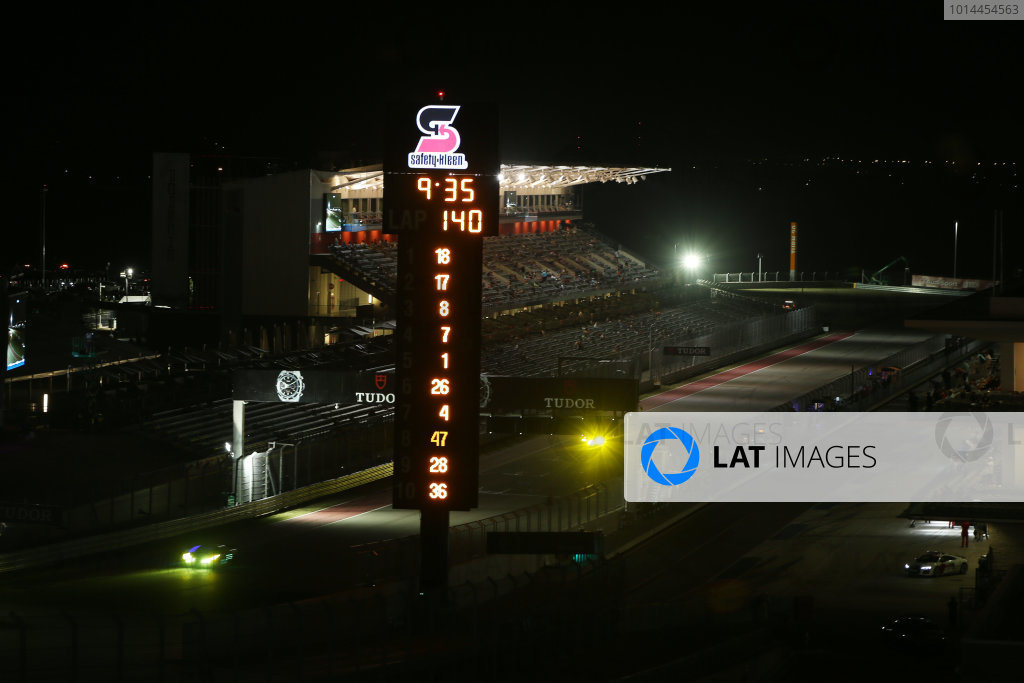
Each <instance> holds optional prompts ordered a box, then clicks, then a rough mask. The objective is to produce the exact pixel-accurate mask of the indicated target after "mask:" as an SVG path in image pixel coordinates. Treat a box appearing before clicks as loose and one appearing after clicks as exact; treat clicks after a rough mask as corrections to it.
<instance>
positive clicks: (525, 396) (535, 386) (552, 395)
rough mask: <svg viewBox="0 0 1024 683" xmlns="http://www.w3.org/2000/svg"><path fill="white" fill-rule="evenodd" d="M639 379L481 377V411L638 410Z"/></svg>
mask: <svg viewBox="0 0 1024 683" xmlns="http://www.w3.org/2000/svg"><path fill="white" fill-rule="evenodd" d="M637 391H638V388H637V381H636V380H635V379H630V378H611V379H595V378H581V377H503V376H488V375H484V376H481V378H480V409H481V410H485V411H486V410H496V411H507V410H514V411H519V410H607V411H614V412H625V411H627V410H636V406H637V400H638V399H637Z"/></svg>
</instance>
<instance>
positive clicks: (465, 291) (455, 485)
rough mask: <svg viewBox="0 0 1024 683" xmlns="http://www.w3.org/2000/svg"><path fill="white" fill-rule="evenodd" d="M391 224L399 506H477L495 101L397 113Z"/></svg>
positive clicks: (387, 200) (389, 171)
mask: <svg viewBox="0 0 1024 683" xmlns="http://www.w3.org/2000/svg"><path fill="white" fill-rule="evenodd" d="M391 115H392V119H391V122H390V128H389V131H390V142H389V150H388V154H387V157H386V159H385V164H384V172H385V176H384V221H385V226H384V229H385V231H386V232H391V233H396V234H397V235H398V292H397V294H398V297H397V307H398V309H397V311H396V323H397V327H396V330H395V333H396V353H397V355H396V358H395V374H396V385H395V394H396V401H395V474H394V497H393V506H394V507H395V508H399V509H419V510H425V509H437V510H468V509H470V508H473V507H476V505H477V490H478V488H479V412H480V407H479V406H480V315H481V305H480V301H481V287H480V281H481V269H482V260H483V237H484V236H485V235H496V234H497V233H498V204H499V194H498V171H499V162H498V154H497V115H496V110H495V108H494V107H493V106H491V105H474V104H470V103H466V104H447V103H437V104H420V105H411V106H407V107H405V106H396V107H394V108H393V111H392V113H391Z"/></svg>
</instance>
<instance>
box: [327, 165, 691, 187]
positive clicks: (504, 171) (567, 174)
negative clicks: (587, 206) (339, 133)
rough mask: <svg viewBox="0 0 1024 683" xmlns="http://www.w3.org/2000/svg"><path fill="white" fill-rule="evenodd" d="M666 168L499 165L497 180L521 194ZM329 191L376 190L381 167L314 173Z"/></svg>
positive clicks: (634, 178) (630, 178) (631, 179)
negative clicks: (531, 189) (328, 186)
mask: <svg viewBox="0 0 1024 683" xmlns="http://www.w3.org/2000/svg"><path fill="white" fill-rule="evenodd" d="M671 170H672V169H670V168H649V167H615V166H533V165H529V164H515V165H509V164H502V165H501V173H500V174H499V176H498V181H499V185H500V187H501V189H502V191H505V190H517V191H523V190H526V189H530V188H545V189H550V188H556V187H568V186H570V185H585V184H587V183H608V182H615V183H628V184H633V183H637V182H639V181H641V180H643V179H644V178H646V177H647V176H649V175H651V174H653V173H666V172H668V171H671ZM317 173H318V174H319V175H320V177H321V178H322V179H323V181H324V182H329V183H331V186H332V187H331V189H338V190H340V189H349V190H380V189H381V188H382V187H383V184H384V167H383V165H381V164H376V165H374V166H363V167H360V168H351V169H346V170H344V171H335V172H333V173H332V172H328V171H317Z"/></svg>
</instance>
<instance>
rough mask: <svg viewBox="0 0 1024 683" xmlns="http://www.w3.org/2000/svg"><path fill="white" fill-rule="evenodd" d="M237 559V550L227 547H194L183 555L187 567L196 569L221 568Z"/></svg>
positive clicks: (182, 558) (182, 559)
mask: <svg viewBox="0 0 1024 683" xmlns="http://www.w3.org/2000/svg"><path fill="white" fill-rule="evenodd" d="M233 559H235V549H234V548H229V547H228V546H226V545H194V546H192V547H191V548H189V549H188V550H186V551H185V552H184V553H182V555H181V561H182V562H183V563H184V564H185V566H186V567H191V568H195V569H203V568H212V567H219V566H221V565H224V564H227V563H228V562H230V561H231V560H233Z"/></svg>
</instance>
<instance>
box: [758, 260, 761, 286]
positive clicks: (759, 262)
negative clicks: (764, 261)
mask: <svg viewBox="0 0 1024 683" xmlns="http://www.w3.org/2000/svg"><path fill="white" fill-rule="evenodd" d="M757 281H758V282H760V281H761V254H760V253H758V255H757Z"/></svg>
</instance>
